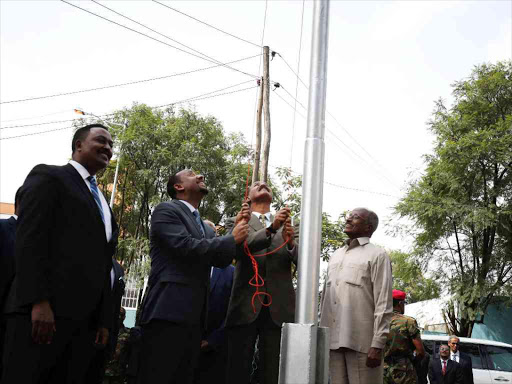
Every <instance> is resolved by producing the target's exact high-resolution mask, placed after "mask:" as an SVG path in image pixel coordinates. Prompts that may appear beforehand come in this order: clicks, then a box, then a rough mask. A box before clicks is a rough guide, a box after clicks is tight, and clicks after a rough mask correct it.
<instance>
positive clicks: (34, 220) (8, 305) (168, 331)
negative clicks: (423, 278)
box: [0, 124, 473, 384]
mask: <svg viewBox="0 0 512 384" xmlns="http://www.w3.org/2000/svg"><path fill="white" fill-rule="evenodd" d="M112 146H113V142H112V138H111V135H110V133H109V132H108V129H107V128H106V127H105V126H103V125H100V124H93V125H88V126H85V127H83V128H80V129H78V130H77V131H76V133H75V134H74V136H73V140H72V143H71V149H72V160H71V161H70V162H69V163H68V164H67V165H64V166H49V165H38V166H36V167H35V168H34V169H33V170H32V171H31V172H30V173H29V175H28V176H27V178H26V180H25V182H24V184H23V186H22V187H20V189H19V190H18V192H17V193H16V197H15V215H14V216H13V217H12V218H10V219H8V220H1V221H0V251H1V254H0V263H1V265H0V266H1V269H0V273H1V275H0V300H1V301H0V304H1V308H2V312H1V316H0V342H1V345H2V348H1V350H2V355H1V364H0V376H1V381H0V382H1V383H2V384H11V383H22V384H25V383H27V384H32V383H34V384H36V383H38V384H39V383H52V384H54V383H56V384H60V383H62V384H64V383H65V384H80V383H91V384H101V383H112V384H117V383H130V384H136V383H138V384H160V383H161V384H187V383H188V384H202V383H213V384H215V383H219V384H220V383H222V384H225V383H229V384H249V383H259V384H276V383H277V382H278V377H279V356H280V339H281V327H282V325H283V323H285V322H290V323H291V322H293V321H294V312H295V291H294V288H293V284H292V275H291V271H292V264H295V265H297V258H298V254H299V249H298V247H299V241H298V236H299V228H298V227H297V226H294V225H293V224H292V221H291V217H290V210H289V209H288V208H287V207H285V208H283V209H281V210H279V211H278V212H276V213H275V214H272V213H271V204H272V200H273V195H272V190H271V188H270V187H269V186H268V185H267V184H266V183H264V182H256V183H254V184H253V185H252V186H251V187H250V189H249V193H248V200H247V201H246V202H245V203H243V204H242V205H241V207H240V211H239V212H238V214H237V216H236V217H233V218H230V219H228V220H227V222H226V229H227V234H225V235H223V236H218V234H217V232H216V228H215V225H213V223H211V222H209V221H208V220H204V219H203V218H201V217H200V214H199V211H198V208H199V206H200V204H201V201H202V199H203V198H204V196H205V195H206V194H207V193H208V187H207V185H206V183H205V180H204V177H203V176H202V175H200V174H196V173H195V172H194V171H192V170H190V169H184V170H182V171H180V172H178V173H176V174H173V175H170V176H169V180H168V183H167V192H168V194H169V196H170V198H171V200H169V201H165V202H162V203H160V204H159V205H158V206H156V207H155V209H154V211H153V212H152V215H151V231H150V257H151V272H150V275H149V280H148V287H147V290H146V294H145V296H144V299H143V301H142V303H141V306H140V308H139V310H140V314H139V316H137V319H138V320H137V324H136V327H134V328H132V329H127V328H125V326H124V319H125V315H126V313H125V310H124V309H123V308H122V307H121V297H122V296H123V292H124V277H123V276H124V272H123V268H122V267H121V265H119V263H118V262H117V261H115V259H114V254H115V251H116V246H117V237H118V234H119V229H118V225H117V223H116V221H115V219H114V215H113V213H112V210H111V208H110V207H109V205H108V204H107V201H106V199H105V197H104V195H103V193H102V192H101V190H100V189H99V188H98V186H97V181H96V174H97V173H98V172H100V171H101V170H103V169H105V167H106V166H107V165H108V163H109V161H110V159H111V157H112ZM378 223H379V220H378V217H377V215H376V214H375V213H374V212H372V211H371V210H368V209H365V208H356V209H354V210H353V211H352V212H351V213H350V215H349V216H348V217H347V219H346V227H345V233H346V234H347V236H348V241H347V243H346V244H345V245H344V246H343V247H342V248H341V249H339V250H337V251H336V252H334V254H333V255H332V256H331V258H330V260H329V266H328V272H327V278H326V280H325V286H324V289H323V294H322V299H321V319H320V325H321V326H326V327H329V328H330V340H329V346H330V366H329V369H330V383H331V384H338V383H343V384H345V383H350V384H380V383H383V382H385V383H386V384H391V383H397V384H408V383H423V382H426V381H425V380H426V377H427V375H428V378H429V381H430V383H431V384H434V383H444V384H449V383H457V384H461V383H467V384H472V383H473V378H472V373H471V360H470V359H469V358H468V357H467V356H465V355H464V354H462V352H460V351H459V350H458V346H459V341H458V339H457V338H456V337H454V338H451V339H450V342H449V345H442V346H441V348H440V358H439V359H434V358H432V357H429V356H427V355H426V354H425V351H424V348H423V344H422V341H421V338H420V334H419V330H418V326H417V324H416V321H415V320H414V319H412V318H409V317H407V316H405V315H404V314H403V313H404V305H405V296H406V295H405V293H404V292H401V291H396V290H393V289H392V270H391V261H390V258H389V256H388V255H387V253H386V252H385V250H383V249H382V248H380V247H378V246H376V245H374V244H372V243H371V242H370V239H371V237H372V235H373V233H374V232H375V230H376V229H377V227H378ZM250 256H252V257H250ZM233 262H234V266H233V265H232V263H233ZM255 269H257V270H258V272H259V275H260V279H257V280H254V273H255V272H254V271H255ZM262 281H264V284H260V282H262ZM256 286H258V287H256ZM255 292H257V294H256V295H255ZM468 359H469V360H468ZM255 361H256V362H257V369H256V370H255V369H254V362H255ZM290 384H293V383H290Z"/></svg>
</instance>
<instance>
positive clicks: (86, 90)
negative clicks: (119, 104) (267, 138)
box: [0, 54, 261, 104]
mask: <svg viewBox="0 0 512 384" xmlns="http://www.w3.org/2000/svg"><path fill="white" fill-rule="evenodd" d="M259 56H261V54H259V55H254V56H249V57H245V58H243V59H238V60H233V61H230V62H227V63H221V64H217V65H212V66H210V67H205V68H198V69H193V70H190V71H185V72H178V73H173V74H171V75H166V76H159V77H153V78H151V79H144V80H136V81H130V82H126V83H120V84H113V85H106V86H103V87H96V88H88V89H82V90H78V91H70V92H62V93H56V94H53V95H45V96H37V97H30V98H26V99H19V100H10V101H3V102H0V104H10V103H20V102H24V101H32V100H40V99H48V98H52V97H60V96H69V95H75V94H78V93H85V92H93V91H101V90H104V89H110V88H117V87H124V86H127V85H133V84H141V83H147V82H150V81H155V80H163V79H168V78H171V77H177V76H182V75H188V74H191V73H196V72H201V71H206V70H209V69H213V68H218V67H221V66H225V65H226V64H233V63H238V62H240V61H244V60H249V59H253V58H255V57H259Z"/></svg>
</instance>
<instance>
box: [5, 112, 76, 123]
mask: <svg viewBox="0 0 512 384" xmlns="http://www.w3.org/2000/svg"><path fill="white" fill-rule="evenodd" d="M66 112H69V109H66V110H65V111H59V112H52V113H47V114H46V115H39V116H31V117H20V118H19V119H9V120H2V121H0V124H1V123H10V122H12V121H21V120H32V119H39V118H41V117H48V116H53V115H60V114H63V113H66Z"/></svg>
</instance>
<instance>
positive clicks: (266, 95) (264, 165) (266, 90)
mask: <svg viewBox="0 0 512 384" xmlns="http://www.w3.org/2000/svg"><path fill="white" fill-rule="evenodd" d="M269 51H270V50H269V48H268V47H267V46H265V47H263V110H264V111H265V115H264V117H265V119H264V121H265V140H264V141H263V159H262V161H261V180H262V181H263V182H265V183H266V182H267V180H268V157H269V155H270V73H269V63H270V60H269Z"/></svg>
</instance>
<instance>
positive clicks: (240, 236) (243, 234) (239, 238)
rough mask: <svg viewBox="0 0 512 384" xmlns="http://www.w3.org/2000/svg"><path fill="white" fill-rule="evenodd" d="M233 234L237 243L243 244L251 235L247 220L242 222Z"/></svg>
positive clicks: (234, 229)
mask: <svg viewBox="0 0 512 384" xmlns="http://www.w3.org/2000/svg"><path fill="white" fill-rule="evenodd" d="M231 234H232V235H233V237H234V238H235V243H237V244H241V243H243V242H244V241H245V239H247V236H248V235H249V224H247V222H246V221H245V220H241V221H240V223H238V224H237V225H236V226H235V228H233V232H231Z"/></svg>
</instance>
